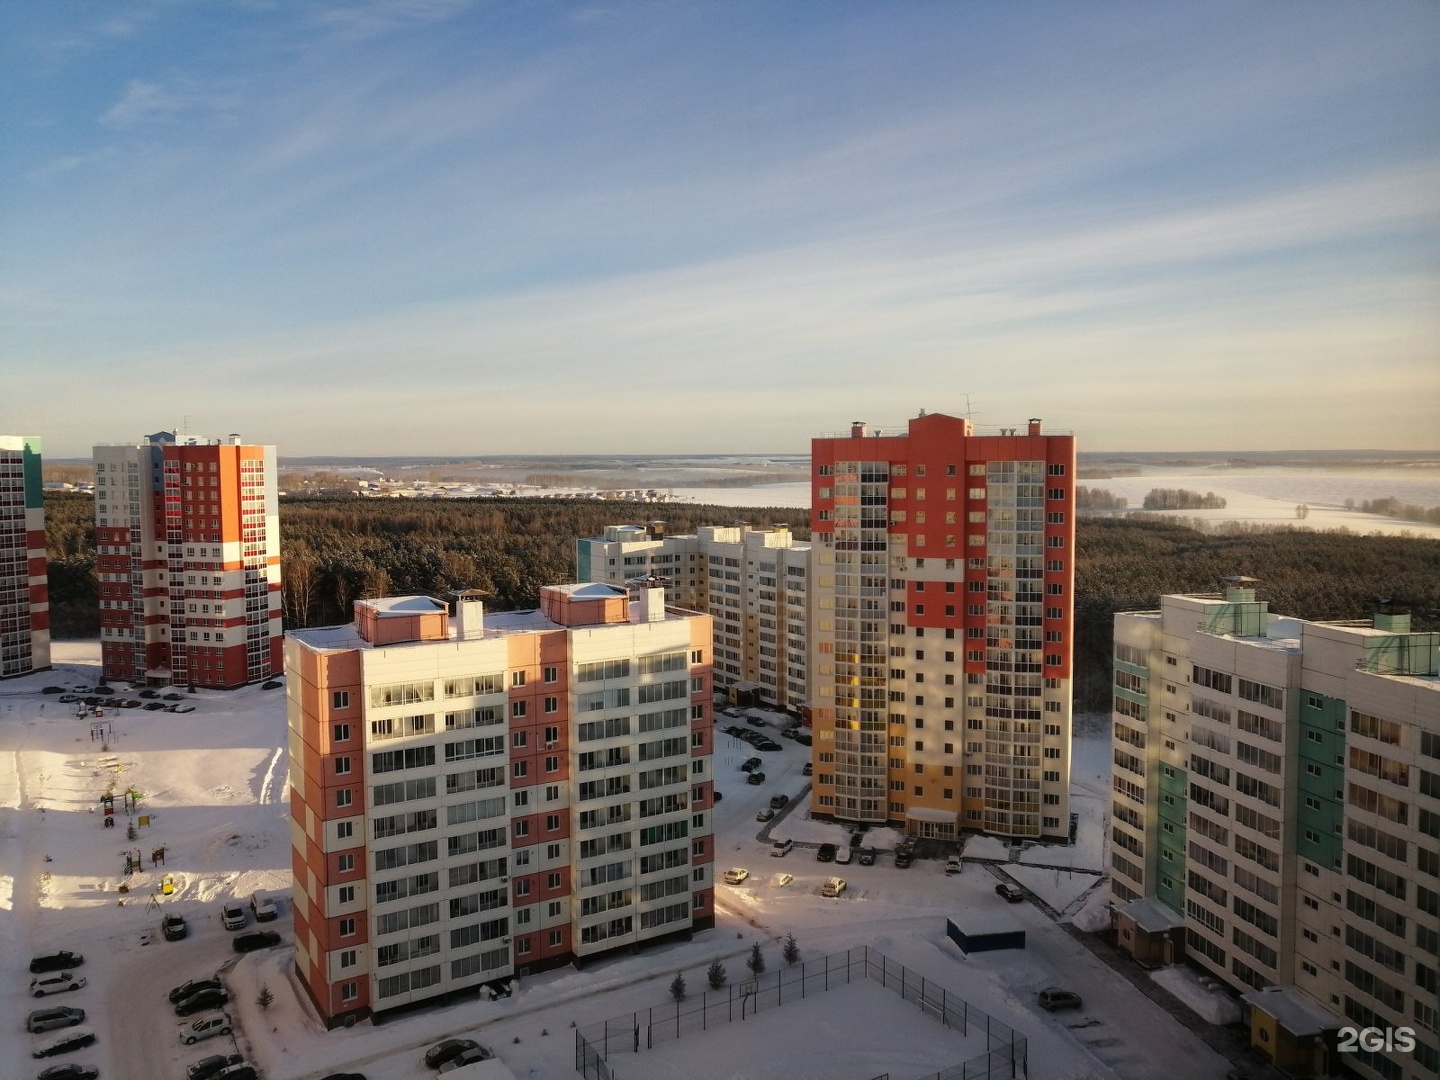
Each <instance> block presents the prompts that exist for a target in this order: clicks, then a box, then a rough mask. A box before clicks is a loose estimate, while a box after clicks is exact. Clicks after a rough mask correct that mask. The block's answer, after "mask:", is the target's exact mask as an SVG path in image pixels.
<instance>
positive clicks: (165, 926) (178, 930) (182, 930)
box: [160, 915, 190, 941]
mask: <svg viewBox="0 0 1440 1080" xmlns="http://www.w3.org/2000/svg"><path fill="white" fill-rule="evenodd" d="M160 933H162V934H164V935H165V940H166V941H179V940H180V939H181V938H183V937H185V936H186V935H187V934H189V933H190V927H188V926H186V925H185V916H183V915H166V916H165V918H163V919H161V920H160Z"/></svg>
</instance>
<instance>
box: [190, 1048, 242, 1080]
mask: <svg viewBox="0 0 1440 1080" xmlns="http://www.w3.org/2000/svg"><path fill="white" fill-rule="evenodd" d="M244 1060H245V1059H244V1058H242V1057H241V1056H240V1055H239V1054H211V1055H210V1056H209V1057H203V1058H201V1059H200V1060H199V1061H197V1062H195V1064H194V1065H191V1066H190V1067H189V1068H188V1069H186V1070H185V1080H211V1078H212V1077H213V1076H214V1075H215V1074H216V1073H218V1072H220V1071H221V1070H223V1069H228V1068H229V1067H230V1066H231V1065H239V1064H240V1063H241V1062H242V1061H244Z"/></svg>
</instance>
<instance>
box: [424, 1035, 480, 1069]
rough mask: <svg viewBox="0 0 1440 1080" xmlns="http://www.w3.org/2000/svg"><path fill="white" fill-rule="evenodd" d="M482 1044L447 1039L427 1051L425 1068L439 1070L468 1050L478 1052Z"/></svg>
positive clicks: (472, 1041) (472, 1040)
mask: <svg viewBox="0 0 1440 1080" xmlns="http://www.w3.org/2000/svg"><path fill="white" fill-rule="evenodd" d="M479 1047H480V1044H479V1043H477V1042H476V1041H475V1040H474V1039H446V1040H445V1041H444V1042H440V1043H436V1044H435V1045H434V1046H432V1047H431V1048H430V1049H429V1050H426V1051H425V1067H426V1068H427V1069H438V1068H439V1067H440V1066H441V1065H444V1064H445V1062H447V1061H451V1060H453V1059H454V1058H457V1057H459V1056H460V1055H461V1054H463V1053H464V1052H465V1051H466V1050H477V1049H479Z"/></svg>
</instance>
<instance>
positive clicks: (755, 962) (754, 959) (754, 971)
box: [745, 941, 765, 975]
mask: <svg viewBox="0 0 1440 1080" xmlns="http://www.w3.org/2000/svg"><path fill="white" fill-rule="evenodd" d="M745 966H746V967H748V968H749V969H750V974H751V975H759V974H760V973H761V972H762V971H764V970H765V954H764V953H762V952H761V951H760V943H759V942H758V941H757V942H755V944H754V945H752V946H750V959H749V960H746V961H745Z"/></svg>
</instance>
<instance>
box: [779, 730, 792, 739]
mask: <svg viewBox="0 0 1440 1080" xmlns="http://www.w3.org/2000/svg"><path fill="white" fill-rule="evenodd" d="M780 737H781V738H782V739H793V738H794V737H795V729H794V728H793V727H787V728H786V729H785V730H784V731H782V732H780Z"/></svg>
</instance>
